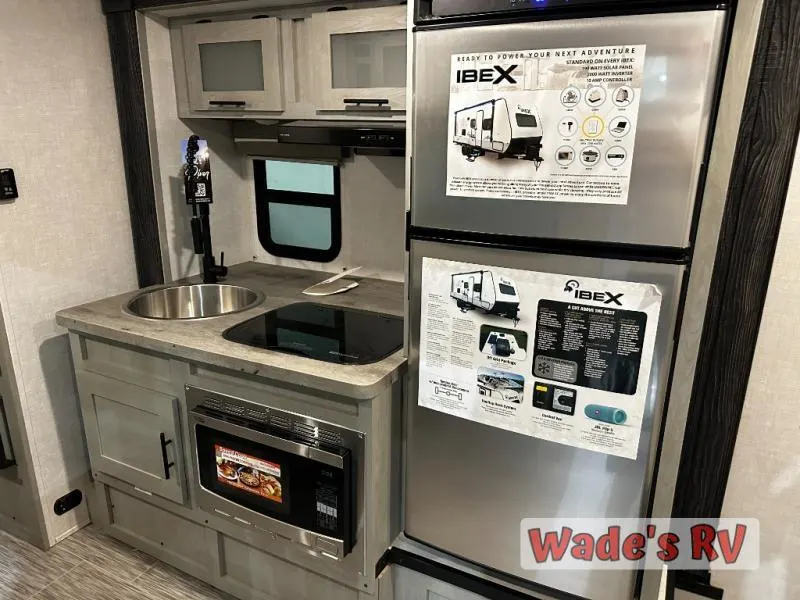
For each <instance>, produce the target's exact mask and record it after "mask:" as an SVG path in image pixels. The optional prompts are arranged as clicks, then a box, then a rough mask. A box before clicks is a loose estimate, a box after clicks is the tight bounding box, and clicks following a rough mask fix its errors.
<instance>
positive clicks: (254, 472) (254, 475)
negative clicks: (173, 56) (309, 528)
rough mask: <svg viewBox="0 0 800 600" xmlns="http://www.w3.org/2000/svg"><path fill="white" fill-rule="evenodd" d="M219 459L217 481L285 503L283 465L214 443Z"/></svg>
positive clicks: (217, 458)
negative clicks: (282, 478)
mask: <svg viewBox="0 0 800 600" xmlns="http://www.w3.org/2000/svg"><path fill="white" fill-rule="evenodd" d="M214 453H215V455H216V460H217V481H219V482H220V483H223V484H225V485H227V486H230V487H233V488H236V489H239V490H243V491H245V492H248V493H250V494H254V495H256V496H260V497H262V498H266V499H267V500H272V501H273V502H278V503H283V484H282V483H281V466H280V465H279V464H277V463H273V462H269V461H266V460H262V459H260V458H255V457H254V456H249V455H247V454H242V453H241V452H237V451H236V450H231V449H230V448H226V447H225V446H221V445H219V444H215V445H214Z"/></svg>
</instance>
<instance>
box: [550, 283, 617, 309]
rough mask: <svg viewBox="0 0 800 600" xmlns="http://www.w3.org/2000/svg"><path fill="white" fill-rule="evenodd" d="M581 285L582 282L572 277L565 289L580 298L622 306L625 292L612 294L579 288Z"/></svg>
mask: <svg viewBox="0 0 800 600" xmlns="http://www.w3.org/2000/svg"><path fill="white" fill-rule="evenodd" d="M580 287H581V284H580V282H578V281H575V280H574V279H570V280H569V281H567V285H565V286H564V291H565V292H569V293H570V294H572V295H573V296H575V298H577V299H578V300H593V301H595V302H602V303H603V304H616V305H618V306H622V302H620V301H619V299H620V298H622V296H624V295H625V294H612V293H611V292H592V291H590V290H582V289H579V288H580Z"/></svg>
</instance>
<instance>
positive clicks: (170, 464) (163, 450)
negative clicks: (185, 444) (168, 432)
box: [160, 433, 175, 479]
mask: <svg viewBox="0 0 800 600" xmlns="http://www.w3.org/2000/svg"><path fill="white" fill-rule="evenodd" d="M160 437H161V460H162V461H163V463H164V479H169V470H170V468H171V467H174V466H175V463H174V462H169V457H168V456H167V446H169V445H170V444H171V443H172V440H168V439H167V436H165V435H164V434H163V433H162V434H160Z"/></svg>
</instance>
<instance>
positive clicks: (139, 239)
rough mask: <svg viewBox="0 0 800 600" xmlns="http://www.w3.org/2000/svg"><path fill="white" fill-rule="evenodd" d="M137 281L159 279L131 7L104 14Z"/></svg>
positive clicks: (155, 281)
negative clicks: (120, 137) (126, 9)
mask: <svg viewBox="0 0 800 600" xmlns="http://www.w3.org/2000/svg"><path fill="white" fill-rule="evenodd" d="M106 21H107V24H108V41H109V46H110V50H111V69H112V71H113V74H114V89H115V91H116V97H117V112H118V114H119V129H120V134H121V136H122V157H123V160H124V163H125V181H126V183H127V188H128V206H129V208H130V214H131V230H132V233H133V250H134V255H135V258H136V272H137V273H138V276H139V286H140V287H146V286H148V285H155V284H160V283H164V271H163V268H162V264H161V244H160V241H159V235H158V216H157V214H158V213H157V211H156V196H155V189H154V187H153V185H154V184H153V170H152V165H151V163H150V141H149V136H148V132H147V113H146V112H145V98H144V83H143V81H142V63H141V57H140V54H139V40H138V37H137V31H136V13H135V12H133V11H131V10H129V11H120V12H113V13H109V14H107V15H106Z"/></svg>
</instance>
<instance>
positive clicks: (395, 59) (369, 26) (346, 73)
mask: <svg viewBox="0 0 800 600" xmlns="http://www.w3.org/2000/svg"><path fill="white" fill-rule="evenodd" d="M310 41H311V43H312V44H313V56H316V57H318V58H317V59H315V61H314V67H315V71H316V74H315V77H314V81H315V85H316V90H315V92H316V93H315V103H316V106H317V110H335V111H342V110H345V109H348V110H351V109H358V108H359V104H358V102H359V101H362V102H363V101H370V100H381V101H385V107H386V108H388V109H389V110H398V111H400V110H405V108H406V7H405V6H403V5H399V6H384V7H379V8H365V9H361V10H346V11H334V12H321V13H316V14H314V15H313V16H312V17H311V40H310ZM367 106H370V105H367Z"/></svg>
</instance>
